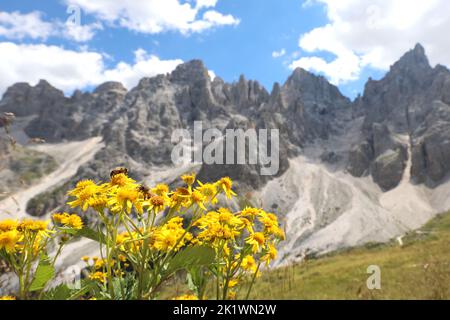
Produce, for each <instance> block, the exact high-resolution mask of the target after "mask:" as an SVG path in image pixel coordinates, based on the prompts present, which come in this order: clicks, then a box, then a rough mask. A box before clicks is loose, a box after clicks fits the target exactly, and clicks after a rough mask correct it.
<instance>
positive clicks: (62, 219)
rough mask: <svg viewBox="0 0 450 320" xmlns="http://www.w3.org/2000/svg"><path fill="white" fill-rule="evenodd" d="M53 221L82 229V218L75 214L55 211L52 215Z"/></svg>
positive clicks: (64, 225)
mask: <svg viewBox="0 0 450 320" xmlns="http://www.w3.org/2000/svg"><path fill="white" fill-rule="evenodd" d="M53 222H54V223H56V224H58V225H61V226H63V227H67V228H71V229H75V230H81V229H83V220H81V218H80V216H78V215H76V214H68V213H66V212H64V213H55V214H54V215H53Z"/></svg>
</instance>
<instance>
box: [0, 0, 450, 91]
mask: <svg viewBox="0 0 450 320" xmlns="http://www.w3.org/2000/svg"><path fill="white" fill-rule="evenodd" d="M160 1H161V0H149V1H141V2H139V1H137V0H131V1H127V2H126V3H124V4H121V5H120V6H121V7H120V8H116V7H115V5H114V4H112V3H113V2H116V1H110V2H108V1H107V0H60V1H58V0H53V1H51V0H39V1H36V0H34V1H33V0H2V1H1V3H0V49H1V48H2V47H1V46H2V45H3V46H4V48H7V49H5V50H4V51H3V52H5V55H7V54H8V53H9V54H11V60H10V61H9V62H8V64H6V62H4V65H2V64H1V63H0V71H4V72H3V74H4V75H10V76H9V77H7V76H0V77H2V78H3V79H1V80H0V90H2V91H3V90H4V87H7V86H8V85H10V84H11V83H9V82H8V81H10V80H9V79H14V80H17V81H30V82H36V79H37V78H43V77H46V76H47V78H49V81H50V82H51V83H54V85H55V86H57V87H58V85H59V87H61V88H62V89H64V90H65V91H66V92H68V93H69V92H70V91H71V90H73V89H74V88H75V87H76V86H80V87H82V88H84V89H86V88H88V89H89V88H92V87H93V86H95V85H97V84H98V83H99V82H102V81H106V80H121V79H122V78H123V79H124V82H125V83H126V84H128V85H129V86H132V85H133V84H135V82H136V81H137V80H136V79H137V78H139V77H140V76H143V75H149V76H151V75H153V73H157V72H158V71H160V70H162V71H170V69H173V67H174V66H175V65H176V64H177V63H179V62H180V61H181V60H182V61H188V60H190V59H194V58H197V59H201V60H203V61H204V62H205V65H206V66H207V67H208V69H210V70H212V71H213V72H214V73H215V74H216V75H218V76H220V77H221V78H223V79H224V80H225V81H230V82H231V81H235V80H237V79H238V77H239V75H240V74H244V75H245V76H246V78H248V79H255V80H258V81H260V82H261V83H262V84H263V85H264V86H265V87H266V88H267V89H268V90H269V91H270V90H271V87H272V85H273V83H274V82H275V81H278V82H281V83H282V82H284V81H285V80H286V78H287V77H288V76H289V75H290V74H291V73H292V70H293V68H294V67H297V66H300V67H303V68H306V69H308V70H310V71H312V72H315V73H320V74H323V75H325V76H326V77H327V78H328V79H330V80H331V81H332V82H333V83H335V84H337V85H338V86H339V88H340V89H341V91H342V92H343V93H344V94H345V95H347V96H350V97H355V95H356V94H357V93H359V92H361V91H362V90H363V86H364V83H365V82H366V80H367V78H368V77H372V78H375V79H377V78H380V77H381V76H382V75H383V74H384V73H385V72H386V70H387V69H388V67H389V65H390V64H392V63H393V62H394V61H395V60H396V59H398V58H399V57H400V55H401V54H402V53H404V52H405V51H406V50H408V49H409V48H412V47H413V46H414V44H415V43H416V42H422V43H423V44H424V45H425V47H426V49H430V51H431V53H432V57H433V60H439V61H437V62H441V63H445V62H447V61H442V60H445V59H446V58H445V59H444V58H443V56H444V55H443V54H441V52H442V50H443V49H444V47H445V46H446V45H447V44H446V43H447V42H448V41H445V40H444V39H442V40H439V39H438V40H436V39H434V38H436V36H435V37H428V38H427V36H426V31H430V30H424V31H425V32H424V31H419V28H418V27H419V25H420V23H421V22H422V20H423V19H426V18H427V17H426V16H424V15H425V14H422V15H421V14H420V12H423V11H425V13H427V12H428V14H430V15H431V14H434V15H435V14H436V13H439V12H440V11H441V10H443V9H447V8H443V6H447V5H446V4H445V3H446V2H448V1H437V3H438V5H437V7H436V6H435V7H429V8H428V7H425V8H424V7H423V5H419V2H417V12H419V14H418V15H417V16H416V18H415V20H413V21H406V22H405V23H407V24H408V25H406V26H407V28H406V29H405V25H404V24H402V25H395V23H398V22H395V23H394V22H392V21H388V20H386V21H385V20H383V21H381V20H382V18H381V17H383V16H384V15H385V14H388V13H392V12H394V14H395V12H396V10H398V8H396V7H395V6H393V5H390V4H389V3H392V1H378V3H379V5H378V6H375V7H373V6H371V5H370V2H368V1H356V0H345V1H341V3H345V2H347V3H348V4H347V7H346V6H345V4H344V5H337V4H332V2H331V1H329V0H313V1H308V2H305V1H299V0H282V1H280V0H264V1H261V0H245V1H240V0H219V1H217V0H190V1H188V0H170V1H167V0H166V2H160ZM196 1H197V3H196ZM169 2H171V3H172V5H173V6H175V7H173V6H172V7H171V8H164V7H163V6H165V5H166V4H167V3H169ZM199 2H203V5H202V6H201V7H200V8H199V9H195V8H196V6H200V5H199ZM394 2H395V0H394ZM400 2H402V1H401V0H397V3H400ZM403 2H404V1H403ZM116 3H117V2H116ZM144 3H150V4H149V5H146V4H144ZM158 3H161V4H164V5H158ZM335 3H336V1H335ZM352 3H355V4H357V5H352ZM415 3H416V2H415V1H412V4H411V2H410V4H409V7H411V6H412V7H414V5H415ZM439 3H440V4H439ZM69 5H75V8H79V9H80V11H79V12H80V13H81V16H80V17H81V20H80V22H81V26H82V27H85V28H86V30H84V31H87V32H88V35H85V36H79V35H78V36H70V35H68V34H67V32H66V31H64V30H63V29H64V28H66V26H65V23H66V20H67V19H68V17H69V16H70V14H69V13H67V12H66V11H67V8H68V6H69ZM355 7H356V9H355ZM173 8H176V9H177V10H178V9H180V11H179V12H178V13H176V14H175V15H177V17H176V18H174V19H170V18H171V15H172V13H171V12H173ZM184 9H189V10H184ZM194 9H195V12H194V16H192V15H191V13H192V12H193V11H194ZM127 10H128V11H127ZM446 11H447V12H448V11H449V10H446ZM122 12H128V13H129V14H127V15H122ZM205 12H214V17H213V19H212V18H211V19H210V18H205V17H206V15H204V14H205ZM147 13H148V14H147ZM355 13H356V14H357V15H358V17H359V18H358V19H355ZM146 14H147V15H148V16H146ZM442 14H445V13H442ZM387 16H390V15H387ZM168 17H169V18H168ZM153 18H154V20H156V23H155V24H156V26H155V25H152V24H146V23H147V22H148V21H151V20H152V19H153ZM373 18H376V19H375V20H374V19H373ZM183 19H185V20H183ZM346 19H347V21H346ZM383 19H384V18H383ZM391 19H393V20H395V19H397V20H398V17H395V16H393V17H392V18H391ZM166 20H167V21H166ZM442 20H443V21H444V23H443V24H442V25H441V26H438V27H433V28H434V29H432V30H431V31H433V32H435V31H436V32H437V31H439V29H438V28H445V27H447V26H448V25H447V24H446V23H447V22H448V21H449V19H447V17H445V16H444V17H443V19H442ZM124 21H125V22H124ZM205 21H206V22H205ZM373 21H375V22H378V25H376V24H375V22H373ZM380 21H381V22H380ZM205 23H206V24H205ZM402 28H403V29H402ZM59 29H60V30H59ZM422 29H423V28H422ZM80 30H81V29H80ZM345 30H347V31H345ZM405 37H406V38H407V39H402V40H401V41H400V40H399V39H400V38H405ZM368 39H371V40H370V41H369V40H368ZM6 44H8V46H6ZM36 46H39V47H36ZM52 46H57V47H59V48H61V49H62V50H63V52H61V53H60V54H59V58H58V59H56V58H52V59H51V58H50V57H51V55H52V54H57V52H56V53H55V50H49V48H50V47H52ZM441 47H442V50H441V49H440V48H441ZM137 50H140V52H141V55H140V56H141V58H140V61H141V62H143V63H142V64H139V65H138V64H137V61H136V59H137V53H136V52H137ZM28 51H30V52H33V53H34V54H27V52H28ZM1 52H2V51H0V54H1ZM277 53H278V54H277ZM22 56H23V57H22ZM30 56H31V57H33V58H32V60H33V59H34V60H33V61H31V62H30V61H29V60H30V58H29V57H30ZM441 56H442V57H441ZM446 56H448V55H446ZM27 57H28V58H27ZM152 57H153V58H152ZM21 59H24V60H23V61H22V60H21ZM25 59H28V60H27V61H25ZM46 59H49V61H48V62H46V61H45V60H46ZM71 59H73V62H71V61H68V60H71ZM6 60H8V59H6ZM52 60H53V61H55V65H54V66H52V63H51V62H52ZM60 60H61V61H60ZM147 60H151V62H149V63H147V64H146V63H145V61H147ZM65 61H67V64H68V65H65V63H66V62H65ZM70 63H72V64H71V65H70ZM119 63H122V64H125V65H126V66H125V68H120V67H119V66H118V64H119ZM27 64H32V67H30V68H28V67H27ZM40 64H41V65H40ZM12 65H14V66H12ZM83 66H85V67H86V68H83ZM25 69H26V70H27V71H25V72H23V70H25ZM124 70H125V71H124ZM90 72H91V73H92V74H91V75H89V73H90ZM133 72H134V73H135V74H132V73H133ZM82 73H85V74H84V75H83V74H82ZM86 74H87V76H86ZM108 76H110V77H112V78H117V79H108ZM70 77H72V78H73V81H70ZM7 78H8V79H7ZM22 78H23V79H22ZM52 80H53V81H52ZM2 86H3V88H2Z"/></svg>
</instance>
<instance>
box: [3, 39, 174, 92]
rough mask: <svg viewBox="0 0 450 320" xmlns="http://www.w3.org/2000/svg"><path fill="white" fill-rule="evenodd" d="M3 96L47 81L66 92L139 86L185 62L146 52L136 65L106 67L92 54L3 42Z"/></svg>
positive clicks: (137, 57) (138, 55) (100, 57)
mask: <svg viewBox="0 0 450 320" xmlns="http://www.w3.org/2000/svg"><path fill="white" fill-rule="evenodd" d="M0 52H1V53H2V58H1V59H0V74H1V75H2V76H1V77H0V94H3V92H4V91H5V90H6V88H7V87H8V86H10V85H12V84H14V83H16V82H29V83H31V84H36V83H37V82H38V81H39V80H40V79H46V80H47V81H49V82H50V83H51V84H52V85H54V86H55V87H57V88H59V89H62V90H64V91H65V92H70V91H73V90H74V89H82V88H85V87H88V86H95V85H98V84H101V83H103V82H105V81H110V80H116V81H120V82H122V83H123V84H124V85H125V86H126V87H128V88H132V87H133V86H135V85H136V84H137V83H138V81H139V79H140V78H141V77H144V76H145V77H150V76H154V75H156V74H160V73H167V72H170V71H172V70H173V69H174V68H175V67H176V66H177V65H178V64H180V63H182V60H179V59H176V60H161V59H159V58H158V57H157V56H155V55H148V54H147V52H145V51H144V50H142V49H139V50H137V51H136V52H135V61H134V64H128V63H125V62H119V63H118V64H117V65H116V66H115V67H114V68H109V69H108V68H107V67H106V66H105V59H107V57H106V56H105V55H103V54H100V53H97V52H90V51H72V50H67V49H64V48H61V47H57V46H47V45H44V44H38V45H30V44H16V43H12V42H0Z"/></svg>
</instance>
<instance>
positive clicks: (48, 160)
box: [0, 145, 58, 200]
mask: <svg viewBox="0 0 450 320" xmlns="http://www.w3.org/2000/svg"><path fill="white" fill-rule="evenodd" d="M7 160H8V161H6V165H5V164H3V165H2V166H1V168H0V179H1V180H2V183H1V184H0V200H1V199H3V198H6V197H7V196H8V195H7V194H6V193H14V192H15V191H17V190H20V189H22V188H24V187H28V186H30V185H32V184H33V183H35V182H36V181H37V180H38V179H40V178H41V177H43V176H45V175H47V174H49V173H50V172H52V171H54V170H55V169H56V168H57V167H58V164H57V163H56V161H55V159H53V157H51V156H49V155H48V154H45V153H42V152H38V151H35V150H31V149H28V148H25V147H22V146H19V145H17V146H16V148H15V149H14V150H13V151H12V153H11V154H10V156H9V159H7ZM4 193H5V194H4Z"/></svg>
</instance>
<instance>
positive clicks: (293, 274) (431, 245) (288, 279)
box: [253, 212, 450, 299]
mask: <svg viewBox="0 0 450 320" xmlns="http://www.w3.org/2000/svg"><path fill="white" fill-rule="evenodd" d="M402 242H403V246H400V245H399V242H398V241H397V240H393V241H391V242H389V243H387V244H367V245H365V246H363V247H358V248H354V249H350V250H347V251H342V252H336V253H333V254H331V255H328V256H323V257H320V258H317V259H314V258H312V259H309V260H307V261H306V262H303V263H297V264H293V265H291V266H289V267H283V268H279V269H275V270H272V271H270V272H267V273H265V274H264V275H263V276H262V277H261V279H259V280H258V281H257V282H256V284H255V291H254V292H255V293H254V295H253V298H255V299H449V298H450V271H449V270H450V268H449V267H450V266H449V262H448V261H449V260H448V258H449V256H450V212H447V213H445V214H442V215H439V216H437V217H436V218H434V219H433V220H431V221H430V222H429V223H427V224H426V225H425V226H424V227H422V228H420V229H418V230H416V231H412V232H409V233H408V234H407V235H405V236H404V237H403V238H402ZM369 265H378V266H379V267H380V268H381V290H368V289H367V287H366V280H367V278H368V277H369V276H370V275H369V274H367V273H366V269H367V267H368V266H369ZM274 283H276V285H274Z"/></svg>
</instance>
